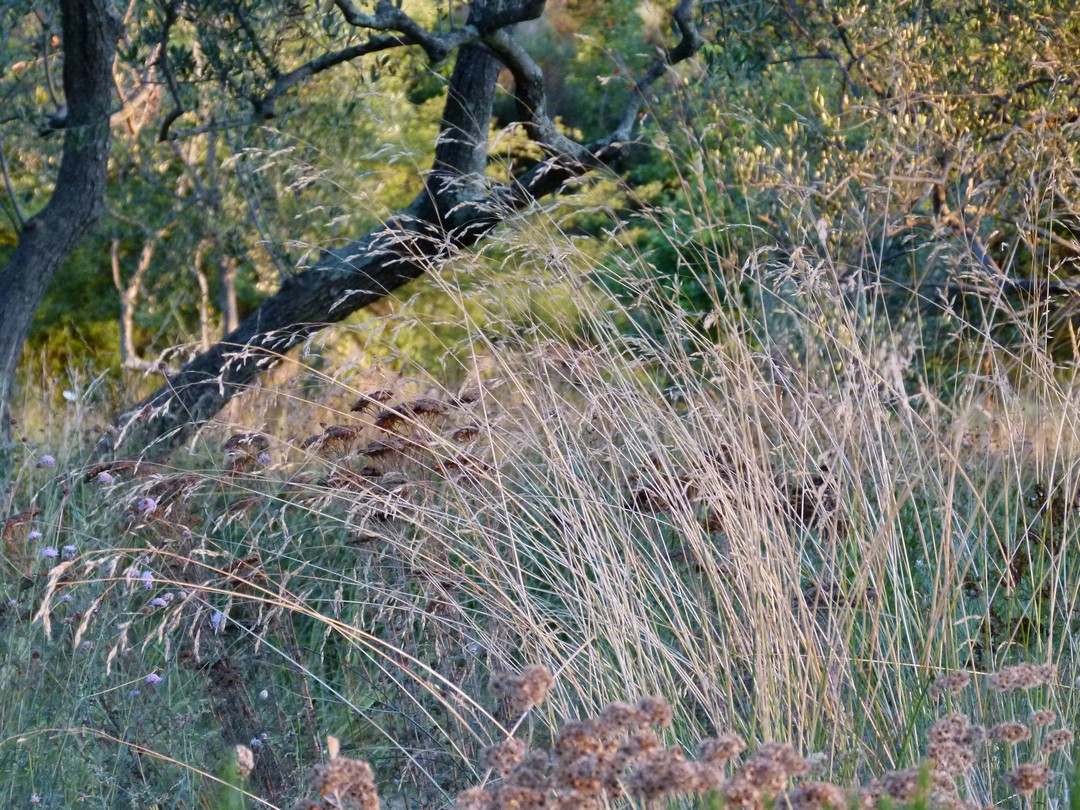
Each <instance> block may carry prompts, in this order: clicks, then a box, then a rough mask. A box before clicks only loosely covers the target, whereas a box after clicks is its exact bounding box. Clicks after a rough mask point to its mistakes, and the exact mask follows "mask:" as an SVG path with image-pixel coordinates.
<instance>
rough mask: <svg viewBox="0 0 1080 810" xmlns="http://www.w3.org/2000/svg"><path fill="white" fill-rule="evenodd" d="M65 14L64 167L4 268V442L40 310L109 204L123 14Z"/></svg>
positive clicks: (70, 4)
mask: <svg viewBox="0 0 1080 810" xmlns="http://www.w3.org/2000/svg"><path fill="white" fill-rule="evenodd" d="M60 13H61V29H62V36H63V47H64V97H65V102H66V104H67V115H66V117H65V118H64V130H65V131H64V146H63V153H62V155H61V159H60V171H59V173H58V174H57V177H56V186H55V187H54V188H53V193H52V196H51V197H50V198H49V202H48V204H47V205H46V206H45V207H44V208H43V209H42V210H41V211H40V212H38V213H37V214H36V215H35V216H33V217H31V218H30V219H29V220H28V221H27V223H26V225H25V227H24V228H23V229H22V232H21V233H20V234H19V243H18V245H17V247H16V248H15V255H14V256H13V257H12V259H11V261H10V262H9V263H8V264H7V265H6V266H5V267H4V268H3V269H0V442H6V441H7V440H8V439H9V438H10V435H11V418H10V407H11V398H12V395H13V393H14V387H15V374H16V370H17V369H18V365H19V356H20V355H21V353H22V347H23V343H24V342H25V341H26V336H27V335H28V334H29V332H30V327H31V325H32V324H33V321H34V312H35V311H36V310H37V307H38V304H39V303H40V302H41V299H42V297H43V296H44V295H45V291H46V290H47V289H48V287H49V282H50V281H51V280H52V278H53V275H54V274H55V273H56V270H57V269H58V268H59V267H60V264H61V263H62V262H63V261H64V260H65V259H66V258H67V257H68V255H70V253H71V251H72V250H73V249H74V248H75V246H76V245H77V244H78V242H79V240H80V239H81V238H82V237H83V235H84V234H85V233H86V232H87V231H88V230H89V228H90V226H91V225H92V224H93V223H94V221H95V220H96V219H97V217H98V216H99V215H100V214H101V211H102V207H103V199H104V198H103V195H104V191H105V180H106V168H107V163H108V154H109V110H110V106H111V104H112V94H113V82H112V65H113V58H114V57H115V55H116V43H117V39H118V38H119V36H120V20H119V18H117V17H116V16H115V14H114V13H113V12H112V10H111V3H109V2H108V0H61V2H60Z"/></svg>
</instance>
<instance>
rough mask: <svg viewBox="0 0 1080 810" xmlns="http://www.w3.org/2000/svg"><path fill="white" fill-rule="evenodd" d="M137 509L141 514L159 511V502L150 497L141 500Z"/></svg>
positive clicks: (136, 506) (136, 505)
mask: <svg viewBox="0 0 1080 810" xmlns="http://www.w3.org/2000/svg"><path fill="white" fill-rule="evenodd" d="M135 508H136V509H138V510H139V511H140V512H153V511H154V510H155V509H157V501H155V500H154V499H153V498H150V497H146V498H140V499H139V502H138V503H137V504H135Z"/></svg>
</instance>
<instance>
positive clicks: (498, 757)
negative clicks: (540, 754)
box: [480, 737, 525, 776]
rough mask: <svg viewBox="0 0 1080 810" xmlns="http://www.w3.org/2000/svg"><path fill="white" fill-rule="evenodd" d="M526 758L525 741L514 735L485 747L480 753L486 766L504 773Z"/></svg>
mask: <svg viewBox="0 0 1080 810" xmlns="http://www.w3.org/2000/svg"><path fill="white" fill-rule="evenodd" d="M524 759H525V743H523V742H522V741H521V740H515V739H514V738H513V737H510V738H509V739H506V740H503V741H502V742H501V743H499V744H498V745H492V746H489V747H487V748H485V749H484V750H483V751H482V752H481V753H480V762H481V764H482V765H483V766H484V767H485V768H490V769H492V770H494V771H498V772H499V773H500V774H502V775H504V776H505V775H506V774H508V773H510V770H511V769H512V768H513V767H514V766H515V765H517V764H518V763H520V762H522V761H523V760H524Z"/></svg>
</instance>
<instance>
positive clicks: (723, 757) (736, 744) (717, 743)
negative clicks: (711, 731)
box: [698, 734, 746, 768]
mask: <svg viewBox="0 0 1080 810" xmlns="http://www.w3.org/2000/svg"><path fill="white" fill-rule="evenodd" d="M745 750H746V743H745V742H743V739H742V737H740V736H739V735H737V734H721V735H720V736H719V737H715V738H713V739H709V740H702V741H701V745H699V746H698V759H699V760H701V761H702V762H705V763H708V764H709V765H712V766H713V767H715V768H719V767H721V766H723V765H725V764H726V763H728V762H730V761H731V760H733V759H735V757H737V756H739V754H741V753H742V752H743V751H745Z"/></svg>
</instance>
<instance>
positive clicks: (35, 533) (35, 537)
mask: <svg viewBox="0 0 1080 810" xmlns="http://www.w3.org/2000/svg"><path fill="white" fill-rule="evenodd" d="M40 539H41V532H39V531H38V530H37V529H33V530H32V531H31V532H30V533H29V534H28V535H26V540H27V542H29V543H33V542H34V541H35V540H40Z"/></svg>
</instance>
